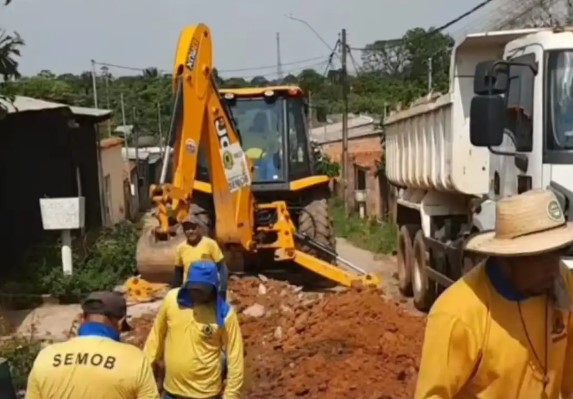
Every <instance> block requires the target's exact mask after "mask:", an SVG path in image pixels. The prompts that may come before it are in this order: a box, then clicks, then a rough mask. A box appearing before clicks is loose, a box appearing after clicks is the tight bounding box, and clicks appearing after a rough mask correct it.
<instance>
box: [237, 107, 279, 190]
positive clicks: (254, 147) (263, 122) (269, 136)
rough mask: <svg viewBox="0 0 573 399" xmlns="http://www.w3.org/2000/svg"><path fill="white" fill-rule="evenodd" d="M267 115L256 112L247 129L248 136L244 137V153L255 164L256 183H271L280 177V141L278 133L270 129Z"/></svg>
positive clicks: (266, 112)
mask: <svg viewBox="0 0 573 399" xmlns="http://www.w3.org/2000/svg"><path fill="white" fill-rule="evenodd" d="M268 114H269V112H268V111H258V112H257V113H256V114H255V117H254V118H253V123H252V125H251V126H250V128H249V134H248V135H245V141H246V148H247V150H246V151H245V153H246V154H247V156H248V157H249V158H250V159H251V160H253V162H254V164H255V180H257V181H273V180H277V179H278V178H279V176H280V169H281V162H280V149H281V140H280V135H279V134H278V132H277V131H275V132H273V130H272V129H271V125H270V124H269V118H268V116H269V115H268ZM271 119H272V118H271Z"/></svg>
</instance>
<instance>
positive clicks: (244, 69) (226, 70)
mask: <svg viewBox="0 0 573 399" xmlns="http://www.w3.org/2000/svg"><path fill="white" fill-rule="evenodd" d="M326 57H327V56H326V55H321V56H316V57H312V58H306V59H303V60H298V61H291V62H282V63H281V65H282V66H283V67H284V66H285V65H286V66H288V65H297V64H304V63H307V62H311V61H318V60H324V59H325V58H326ZM276 67H277V64H273V65H262V66H257V67H249V68H238V69H218V71H219V72H224V73H226V72H245V71H259V70H263V69H276Z"/></svg>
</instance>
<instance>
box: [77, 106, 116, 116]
mask: <svg viewBox="0 0 573 399" xmlns="http://www.w3.org/2000/svg"><path fill="white" fill-rule="evenodd" d="M70 109H71V110H72V114H74V115H78V116H93V117H96V118H102V117H104V116H111V114H112V110H110V109H101V108H87V107H75V106H71V107H70Z"/></svg>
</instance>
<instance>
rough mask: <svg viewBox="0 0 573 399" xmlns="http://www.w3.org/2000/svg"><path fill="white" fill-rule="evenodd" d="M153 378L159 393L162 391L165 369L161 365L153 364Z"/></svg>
mask: <svg viewBox="0 0 573 399" xmlns="http://www.w3.org/2000/svg"><path fill="white" fill-rule="evenodd" d="M152 368H153V376H154V377H155V382H156V383H157V389H158V390H159V392H160V393H161V392H162V391H163V380H164V378H165V368H164V367H163V365H159V364H153V366H152Z"/></svg>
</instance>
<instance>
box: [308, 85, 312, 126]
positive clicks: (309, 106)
mask: <svg viewBox="0 0 573 399" xmlns="http://www.w3.org/2000/svg"><path fill="white" fill-rule="evenodd" d="M312 114H313V112H312V93H311V91H310V90H309V91H308V130H309V133H310V130H311V129H312V118H313V116H312Z"/></svg>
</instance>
